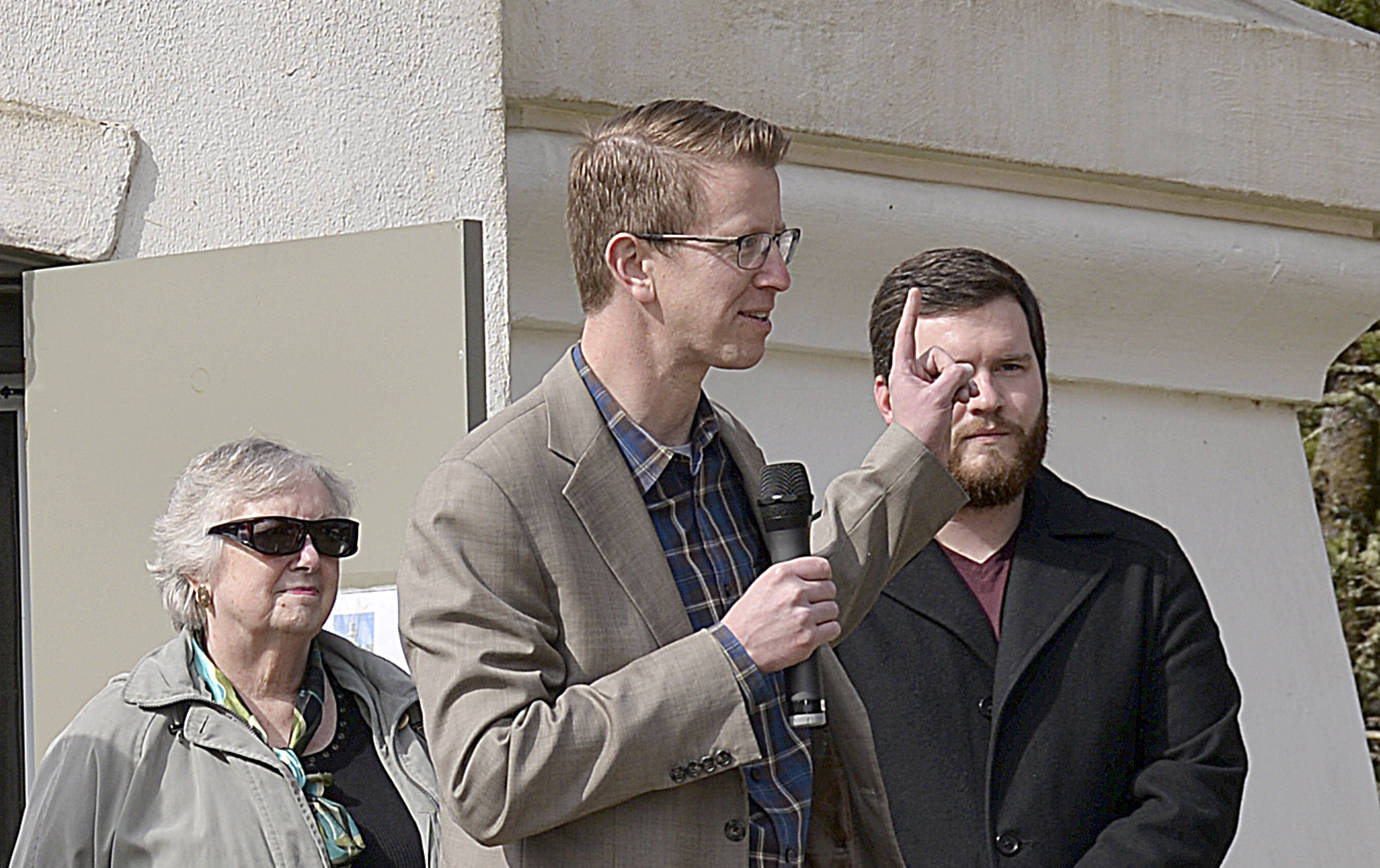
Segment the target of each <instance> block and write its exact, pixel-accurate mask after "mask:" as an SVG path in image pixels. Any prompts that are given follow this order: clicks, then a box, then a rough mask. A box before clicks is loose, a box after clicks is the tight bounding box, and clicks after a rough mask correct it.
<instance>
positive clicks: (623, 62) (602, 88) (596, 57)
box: [504, 0, 1380, 215]
mask: <svg viewBox="0 0 1380 868" xmlns="http://www.w3.org/2000/svg"><path fill="white" fill-rule="evenodd" d="M505 9H506V15H505V19H504V90H505V95H506V96H508V97H509V98H517V99H524V100H532V101H542V100H549V101H555V102H559V101H564V102H567V103H587V104H599V103H616V104H631V103H636V102H641V101H643V100H646V99H653V98H657V97H662V96H668V95H681V96H701V97H704V98H706V99H711V100H715V101H719V102H722V103H724V104H726V105H730V106H733V107H736V108H742V109H744V110H746V111H750V112H754V113H758V114H761V115H763V116H765V117H768V118H771V119H772V120H774V121H776V122H778V123H780V124H782V125H784V126H787V127H790V128H791V129H794V130H798V131H802V132H806V133H815V134H819V135H822V136H827V137H832V138H843V139H853V140H856V141H859V142H869V143H876V144H879V145H890V146H899V147H903V148H910V149H914V150H916V151H919V152H932V153H937V154H946V155H955V156H963V157H975V158H981V159H984V160H993V161H1002V162H1006V163H1014V164H1019V165H1022V166H1029V167H1039V168H1041V169H1049V170H1056V171H1061V172H1073V173H1080V174H1082V175H1083V176H1084V177H1090V178H1106V179H1113V180H1114V181H1115V182H1116V183H1119V184H1124V185H1132V186H1135V185H1143V186H1146V187H1149V188H1155V187H1158V186H1162V185H1164V184H1170V185H1173V186H1174V187H1175V188H1178V189H1194V190H1199V191H1202V192H1204V193H1206V194H1208V195H1214V196H1215V195H1221V196H1223V197H1228V198H1233V199H1240V198H1243V197H1244V198H1247V199H1249V198H1251V197H1262V198H1263V199H1265V200H1268V201H1270V202H1271V203H1272V204H1275V205H1278V204H1279V203H1280V202H1297V203H1301V204H1306V205H1307V206H1308V207H1310V208H1314V209H1317V208H1321V209H1328V208H1336V209H1343V210H1345V211H1347V212H1349V213H1353V214H1354V213H1358V212H1359V213H1361V214H1370V215H1374V214H1380V90H1377V89H1376V88H1375V87H1374V83H1375V82H1376V81H1377V80H1380V42H1377V41H1376V40H1375V37H1374V35H1373V34H1369V33H1367V32H1366V31H1363V30H1360V29H1359V28H1354V27H1350V26H1349V25H1345V24H1341V23H1339V22H1336V21H1335V20H1333V19H1330V18H1328V17H1327V16H1325V15H1322V14H1321V13H1315V12H1312V11H1311V10H1307V9H1297V10H1293V9H1287V8H1286V6H1285V4H1284V3H1283V0H1256V2H1232V0H1214V2H1212V3H1208V2H1203V0H1199V2H1192V0H1177V2H1159V3H1149V2H1133V0H1065V2H1061V3H1035V2H992V0H919V2H911V0H858V2H855V3H849V4H843V5H840V4H838V3H833V2H822V0H821V2H815V0H809V2H802V3H800V4H795V5H793V6H790V7H785V6H780V5H776V4H742V3H736V2H726V0H706V2H705V3H700V4H689V5H684V4H683V5H679V6H676V5H665V6H662V7H658V10H657V13H658V14H657V20H656V21H655V23H650V22H648V21H647V19H646V8H645V5H644V4H642V3H640V2H636V0H600V2H599V3H593V2H590V0H578V2H577V0H572V2H566V3H549V2H539V0H526V2H521V3H516V2H515V3H510V4H508V5H507V6H506V7H505ZM614 22H617V25H616V26H615V24H614ZM624 22H632V24H629V25H625V24H624ZM627 27H631V28H632V32H635V34H636V36H635V38H619V39H610V38H609V33H611V32H628V31H627V30H626V28H627ZM860 95H866V97H865V98H862V97H861V96H860Z"/></svg>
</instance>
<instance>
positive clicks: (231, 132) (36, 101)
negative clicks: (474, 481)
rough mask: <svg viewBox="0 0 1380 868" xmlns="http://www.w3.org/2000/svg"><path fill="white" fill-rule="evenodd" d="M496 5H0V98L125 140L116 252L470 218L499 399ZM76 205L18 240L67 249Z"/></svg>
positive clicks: (502, 298)
mask: <svg viewBox="0 0 1380 868" xmlns="http://www.w3.org/2000/svg"><path fill="white" fill-rule="evenodd" d="M501 6H502V4H501V2H500V0H465V2H462V3H451V2H445V0H419V2H413V3H404V2H398V0H377V2H374V0H349V2H345V3H326V2H305V3H296V2H288V0H243V2H235V3H221V4H206V3H48V2H10V3H5V4H3V8H0V22H3V27H0V32H4V33H5V34H6V36H7V49H6V51H5V52H3V54H0V96H3V97H5V98H8V99H12V100H18V101H20V102H23V103H28V104H31V105H33V106H38V107H42V108H46V109H56V110H59V111H62V112H69V113H72V114H74V115H77V116H79V117H82V118H87V119H89V120H92V121H107V122H116V123H118V124H123V125H127V126H128V127H129V128H132V129H133V131H134V132H135V134H136V136H137V140H138V155H137V160H136V162H135V165H134V171H133V176H132V179H131V180H130V186H129V195H128V199H127V201H126V202H125V203H124V205H123V209H122V210H120V211H119V212H118V213H113V214H111V215H109V217H110V220H111V221H113V222H115V223H116V224H117V225H115V226H114V227H113V229H114V232H115V244H114V251H113V255H114V258H117V259H124V258H130V257H136V256H150V255H156V254H163V253H178V252H185V251H190V250H201V249H208V248H216V247H228V246H235V245H242V244H251V243H257V242H264V241H278V240H284V239H289V238H304V237H310V236H315V235H326V234H333V233H341V232H352V231H359V230H366V229H377V228H383V227H391V226H403V225H408V224H413V223H428V222H433V221H437V220H446V219H453V218H458V217H477V218H479V219H481V220H483V221H484V245H485V253H486V274H485V278H486V290H487V292H488V294H489V303H488V308H487V318H488V320H489V323H490V326H491V328H490V335H491V339H490V342H489V343H490V348H489V352H490V357H489V362H490V363H489V368H490V370H491V371H493V372H494V373H495V376H493V377H492V378H491V383H492V386H491V389H492V396H493V401H494V402H495V403H498V402H501V401H502V400H504V399H505V398H506V395H507V383H506V372H507V330H506V328H504V325H503V323H504V317H505V312H506V306H507V305H506V290H505V280H504V278H505V261H506V246H505V241H506V236H507V230H506V210H505V207H504V191H503V186H504V167H503V130H504V121H503V110H502V93H501V82H500V78H499V74H500V52H499V33H500V24H499V16H500V14H501ZM33 135H34V136H35V137H36V136H39V135H41V131H39V130H36V129H35V130H33ZM33 145H34V147H32V149H30V150H28V151H26V152H25V153H26V155H27V156H28V157H32V156H33V155H37V156H39V157H40V158H41V156H42V154H43V153H44V150H45V148H47V149H49V151H50V152H51V153H52V154H54V156H55V157H56V156H57V155H61V156H63V157H64V158H66V159H70V148H68V147H65V146H64V144H63V143H62V142H59V141H56V140H55V141H52V142H50V143H44V142H37V143H33ZM19 156H20V154H18V153H15V152H12V151H7V152H5V153H0V176H10V175H13V176H14V177H22V176H25V175H27V174H30V173H32V172H33V171H35V169H34V168H33V166H34V163H33V162H32V160H31V159H25V160H24V161H23V162H22V163H21V162H19V161H18V158H19ZM51 204H52V206H55V207H57V208H59V209H62V208H63V207H64V202H63V201H61V200H57V199H54V200H53V202H52V203H51ZM82 207H83V206H82V204H81V203H80V202H78V203H77V204H75V205H73V206H71V210H70V213H66V214H58V215H54V214H53V213H51V211H49V212H48V213H46V214H44V215H43V219H44V220H45V221H46V222H47V224H48V225H49V226H51V227H55V228H54V229H50V230H46V235H47V237H46V238H45V237H43V235H44V233H39V237H35V236H34V234H33V233H29V234H28V235H26V236H24V237H25V238H27V239H28V241H29V243H31V244H33V245H34V246H38V247H39V249H43V250H46V251H47V252H60V253H66V252H67V251H66V250H54V249H53V246H54V245H55V244H56V243H57V240H59V236H60V228H61V227H62V226H70V225H77V226H82V225H85V224H86V223H87V222H89V219H90V218H89V215H88V214H87V213H85V212H84V211H82V210H81V209H82ZM12 214H13V212H10V213H9V214H6V215H4V216H0V223H3V222H4V221H5V220H6V219H7V218H10V217H11V216H12ZM77 255H78V258H82V257H81V253H80V252H79V253H78V254H77ZM378 297H379V300H380V303H387V300H388V298H389V269H388V263H378Z"/></svg>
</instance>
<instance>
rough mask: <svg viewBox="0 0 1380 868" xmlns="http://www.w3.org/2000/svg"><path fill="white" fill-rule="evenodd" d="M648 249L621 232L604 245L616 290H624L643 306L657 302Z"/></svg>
mask: <svg viewBox="0 0 1380 868" xmlns="http://www.w3.org/2000/svg"><path fill="white" fill-rule="evenodd" d="M645 254H646V248H644V247H643V245H641V244H639V243H637V238H636V237H635V236H634V235H632V234H630V233H628V232H619V233H618V234H616V235H614V236H613V237H612V238H610V239H609V243H608V244H605V245H604V265H605V266H606V267H607V268H608V270H609V274H610V275H612V277H613V285H614V288H615V290H617V289H622V290H623V291H624V292H627V293H629V294H630V295H632V297H633V298H634V299H636V300H637V301H638V302H640V303H642V304H650V303H651V302H654V301H656V287H655V286H654V285H653V283H652V277H651V273H650V272H649V271H648V269H647V259H646V256H645Z"/></svg>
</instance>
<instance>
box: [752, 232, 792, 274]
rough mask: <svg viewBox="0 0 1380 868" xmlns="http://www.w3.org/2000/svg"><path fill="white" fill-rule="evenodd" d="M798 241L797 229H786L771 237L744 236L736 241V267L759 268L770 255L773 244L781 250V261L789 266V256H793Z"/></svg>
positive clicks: (759, 233)
mask: <svg viewBox="0 0 1380 868" xmlns="http://www.w3.org/2000/svg"><path fill="white" fill-rule="evenodd" d="M799 239H800V231H799V230H797V229H787V230H785V231H784V232H782V233H781V234H779V235H773V234H771V233H770V232H757V233H754V234H752V235H744V236H743V237H742V238H741V239H739V241H738V267H739V268H760V267H761V266H762V263H764V262H766V261H767V256H769V255H770V254H771V245H772V244H773V242H774V243H775V244H776V246H777V247H779V248H781V259H782V261H784V262H785V263H786V264H787V265H789V264H790V262H791V256H793V255H794V254H795V245H796V242H797V241H798V240H799Z"/></svg>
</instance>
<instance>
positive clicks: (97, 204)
mask: <svg viewBox="0 0 1380 868" xmlns="http://www.w3.org/2000/svg"><path fill="white" fill-rule="evenodd" d="M136 149H137V141H136V139H135V135H134V131H133V130H131V129H130V128H129V126H128V125H126V124H119V123H103V122H101V121H96V120H91V119H89V118H83V117H78V116H77V115H73V114H68V113H66V112H59V111H52V110H49V109H43V108H40V107H38V106H31V105H25V104H23V103H18V102H13V101H5V100H0V179H3V181H0V244H3V245H8V246H11V247H22V248H25V249H28V250H38V251H41V252H43V253H49V254H52V255H54V256H61V257H63V258H66V259H74V260H78V261H83V260H88V261H89V260H93V259H104V258H105V257H108V256H109V255H110V254H111V252H112V251H113V250H114V249H115V240H116V232H117V231H118V229H119V225H120V216H121V215H122V214H123V213H124V206H125V194H126V192H128V190H129V178H130V173H131V171H132V170H133V167H134V160H135V153H136Z"/></svg>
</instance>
